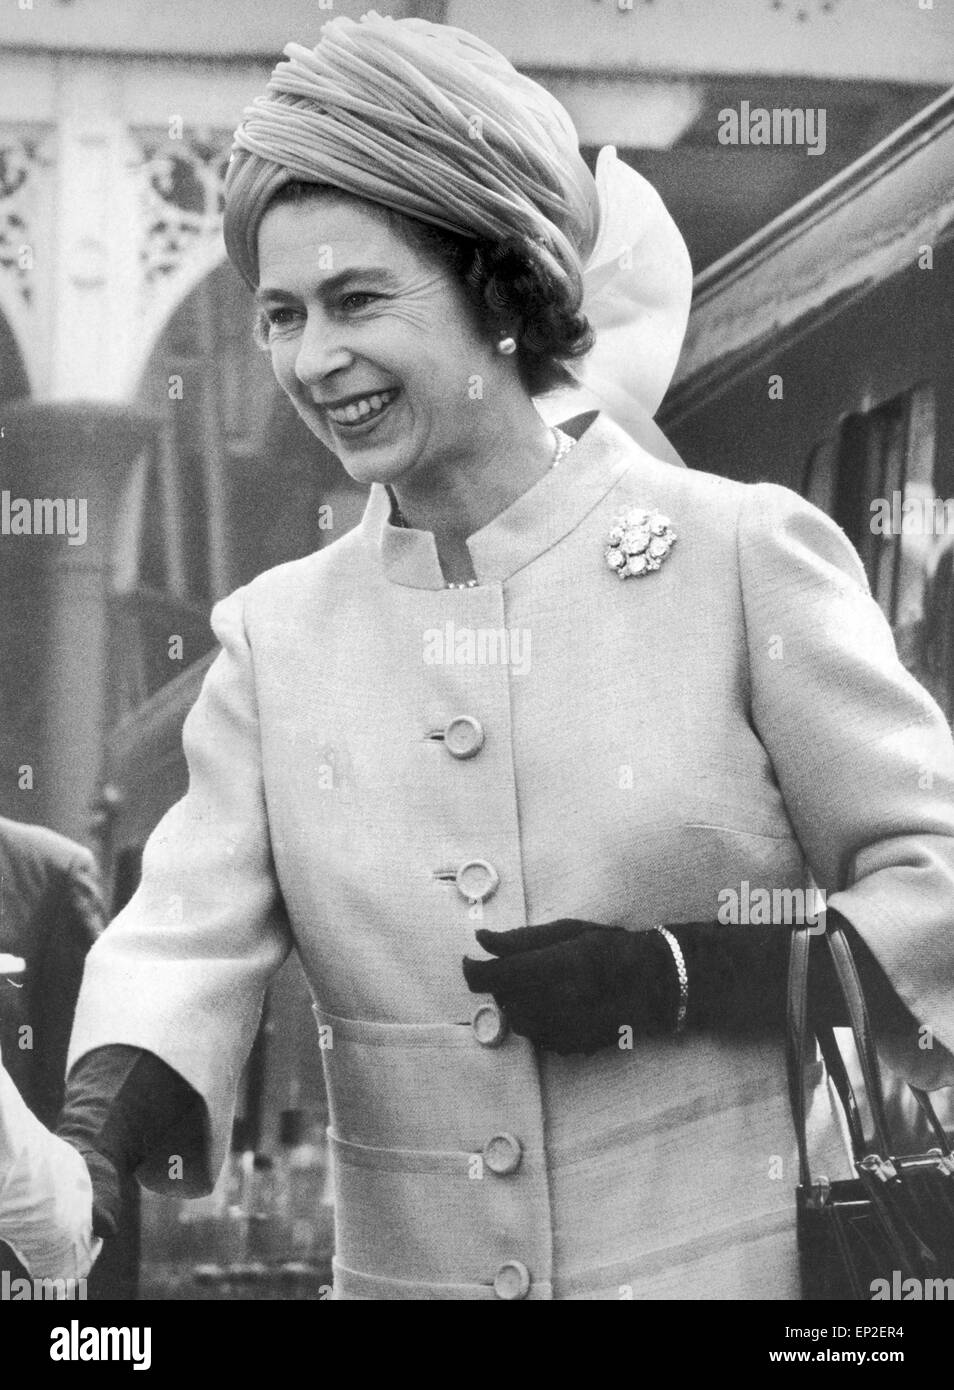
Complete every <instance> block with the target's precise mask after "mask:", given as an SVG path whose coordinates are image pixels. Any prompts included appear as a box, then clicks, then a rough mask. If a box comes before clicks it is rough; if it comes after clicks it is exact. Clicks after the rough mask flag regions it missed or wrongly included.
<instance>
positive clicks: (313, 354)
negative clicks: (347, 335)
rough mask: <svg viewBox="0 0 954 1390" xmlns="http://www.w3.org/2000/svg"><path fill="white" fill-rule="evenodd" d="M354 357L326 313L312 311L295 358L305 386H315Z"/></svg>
mask: <svg viewBox="0 0 954 1390" xmlns="http://www.w3.org/2000/svg"><path fill="white" fill-rule="evenodd" d="M351 360H352V358H351V353H350V352H349V350H348V348H347V347H346V346H345V344H344V343H343V342H342V339H341V333H340V329H339V328H338V327H337V326H336V325H335V324H334V323H333V322H331V321H329V320H328V319H326V318H324V317H323V316H319V315H314V314H309V315H308V319H307V322H306V324H305V327H304V331H303V332H302V335H301V339H300V340H299V344H298V353H297V355H296V357H295V375H296V376H297V378H298V380H299V381H300V382H301V383H302V385H303V386H313V385H315V384H316V383H317V382H319V381H322V380H323V379H324V378H325V377H327V376H330V375H331V374H332V373H333V372H337V371H340V370H341V369H342V368H343V367H347V366H349V365H350V363H351Z"/></svg>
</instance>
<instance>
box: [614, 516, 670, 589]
mask: <svg viewBox="0 0 954 1390" xmlns="http://www.w3.org/2000/svg"><path fill="white" fill-rule="evenodd" d="M675 541H676V533H675V531H674V530H673V529H672V524H671V522H670V520H669V518H668V516H663V514H662V512H656V511H653V510H652V508H651V507H631V508H630V510H629V511H628V512H624V513H623V515H622V516H618V517H617V518H616V520H615V521H614V523H613V525H612V527H611V528H610V533H609V544H608V545H607V547H606V549H605V551H604V552H603V553H604V555H605V556H606V563H607V564H608V565H609V567H610V569H611V570H613V571H614V573H615V574H616V576H617V578H619V579H638V578H639V577H640V576H641V575H644V574H651V573H652V571H653V570H658V569H659V567H660V565H661V564H662V562H663V561H664V560H665V558H666V556H667V555H668V554H669V552H670V550H672V547H673V545H674V543H675Z"/></svg>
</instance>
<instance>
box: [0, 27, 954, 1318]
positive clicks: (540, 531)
mask: <svg viewBox="0 0 954 1390" xmlns="http://www.w3.org/2000/svg"><path fill="white" fill-rule="evenodd" d="M225 230H226V242H227V246H228V249H229V254H230V256H231V257H232V259H233V261H234V263H235V264H236V265H237V266H238V268H239V269H240V271H241V273H242V274H243V276H244V277H245V279H246V281H247V283H248V284H249V285H250V286H251V287H252V288H254V289H255V291H256V295H257V299H258V304H259V310H260V315H261V318H260V327H259V334H260V339H261V341H262V343H263V345H264V346H265V348H266V349H267V351H268V352H269V354H270V358H271V363H272V367H273V369H274V373H275V376H276V378H277V380H278V382H279V383H280V385H281V387H282V389H283V390H284V391H285V392H286V393H287V395H288V396H289V398H290V400H291V401H292V402H293V404H294V406H295V409H296V410H297V411H298V413H299V415H300V416H301V418H302V419H303V420H304V421H305V423H306V424H307V426H308V427H309V429H310V430H311V431H312V432H313V433H314V434H315V435H316V436H317V437H318V438H319V439H321V440H323V441H324V442H325V443H326V444H327V445H328V446H329V447H330V448H331V449H332V450H333V451H334V452H335V453H336V454H337V456H338V457H339V459H340V461H341V464H342V467H343V468H344V469H345V470H347V472H348V473H349V474H350V475H351V477H353V478H355V479H357V480H358V481H360V482H362V483H368V484H370V498H369V501H368V506H367V509H366V512H365V515H364V518H363V520H362V522H361V524H360V526H359V527H357V528H356V529H355V530H354V531H353V532H351V533H349V534H348V535H346V536H344V537H343V538H342V539H341V540H339V541H337V542H336V543H335V544H333V545H331V546H329V547H326V548H325V549H323V550H322V551H320V552H318V553H317V554H316V555H313V556H311V557H308V558H307V559H305V560H302V561H296V562H295V563H293V564H289V565H284V566H281V567H279V568H277V569H275V570H272V571H269V572H268V573H266V574H263V575H261V576H259V577H258V578H256V579H255V580H254V581H253V582H252V583H250V584H249V585H247V586H246V587H245V588H243V589H240V590H239V591H237V592H236V593H234V594H232V595H231V596H230V597H229V598H227V599H226V600H224V601H223V602H222V603H220V604H219V605H218V606H217V607H216V609H215V610H214V613H213V626H214V628H215V631H216V633H217V635H218V637H219V640H220V642H221V644H222V651H221V653H220V655H219V656H218V658H217V660H216V661H215V663H214V665H213V666H212V667H211V668H210V670H209V672H208V675H207V677H206V680H205V683H204V685H203V688H202V692H201V694H200V696H199V698H198V700H197V702H196V705H195V707H194V709H193V710H192V713H191V714H190V716H189V719H188V721H187V724H186V728H185V734H184V746H185V751H186V755H187V758H188V761H189V767H190V783H189V790H188V793H187V795H186V796H185V797H184V798H183V800H182V801H180V802H179V803H178V804H177V805H176V806H175V807H173V808H172V810H171V811H170V812H169V813H168V814H167V815H166V817H165V818H164V820H163V821H162V822H161V824H160V825H159V827H158V828H157V830H156V831H155V833H154V835H153V837H152V839H151V840H150V842H149V845H148V846H147V848H146V852H145V856H144V860H143V876H142V883H141V886H140V888H139V890H138V892H137V893H136V895H135V896H134V897H133V898H132V900H131V901H130V903H129V904H128V905H127V906H126V907H125V909H124V910H123V912H122V913H121V914H120V915H119V917H118V918H117V919H116V921H115V922H114V923H113V924H112V925H111V926H110V927H109V929H108V930H107V931H106V932H105V934H104V936H103V938H102V940H101V941H100V942H99V943H98V944H97V946H96V947H95V948H94V950H93V952H92V956H91V960H90V964H89V966H88V969H87V973H86V978H85V981H84V987H83V993H82V997H81V999H80V1002H79V1007H78V1011H77V1024H76V1028H75V1032H74V1036H73V1040H72V1046H71V1058H72V1062H73V1063H74V1065H73V1069H72V1071H71V1074H70V1090H69V1096H68V1100H67V1107H66V1112H65V1115H64V1118H63V1122H62V1125H61V1135H62V1136H63V1138H62V1139H53V1138H50V1143H51V1144H53V1145H55V1144H57V1143H65V1142H67V1141H68V1142H69V1143H72V1144H74V1145H76V1146H77V1147H79V1148H80V1149H81V1151H82V1152H83V1153H84V1154H85V1155H86V1156H87V1161H88V1164H89V1168H90V1172H91V1174H92V1178H93V1204H94V1206H93V1211H94V1223H95V1224H94V1228H93V1229H94V1230H95V1231H96V1233H97V1234H101V1233H102V1234H105V1233H106V1232H108V1229H109V1223H110V1219H111V1212H112V1211H113V1209H114V1205H115V1200H114V1192H115V1186H116V1174H117V1173H125V1172H128V1171H131V1170H133V1169H136V1170H137V1171H138V1174H139V1177H140V1179H141V1180H142V1181H143V1182H144V1183H146V1184H147V1185H150V1186H155V1187H158V1188H160V1189H162V1188H169V1187H170V1186H171V1180H170V1176H169V1174H170V1168H169V1163H170V1158H171V1156H175V1159H176V1170H175V1171H176V1178H175V1190H177V1191H178V1192H180V1193H181V1192H182V1191H187V1192H192V1193H197V1192H201V1191H203V1190H207V1189H208V1187H209V1186H210V1184H211V1182H212V1181H213V1179H214V1177H215V1174H216V1173H217V1172H218V1170H219V1168H220V1166H221V1163H222V1159H223V1156H224V1152H225V1147H226V1142H227V1136H228V1132H229V1121H230V1117H231V1113H232V1107H233V1104H234V1092H235V1083H236V1078H237V1076H238V1074H239V1071H240V1066H241V1062H242V1060H243V1058H244V1057H245V1056H246V1055H247V1052H248V1049H249V1047H250V1044H251V1042H252V1038H253V1036H254V1033H255V1030H256V1025H257V1021H258V1017H259V1012H260V1008H261V999H262V992H263V990H264V988H265V986H266V984H267V982H268V980H269V979H270V977H271V976H272V974H273V973H274V971H275V970H276V969H277V967H278V966H279V964H280V963H281V961H282V959H283V957H284V956H285V954H286V953H287V952H288V951H289V950H290V949H292V948H294V949H296V950H297V951H298V953H299V955H300V957H301V961H302V964H303V966H304V969H305V972H306V974H307V976H308V978H309V981H310V984H311V987H312V990H313V993H314V996H315V1007H316V1014H317V1016H318V1019H319V1022H320V1026H321V1027H322V1029H324V1030H325V1031H324V1032H323V1035H322V1036H323V1038H327V1039H328V1040H329V1043H328V1045H327V1046H326V1047H324V1048H323V1050H322V1059H323V1063H324V1068H325V1076H326V1081H327V1086H328V1094H329V1104H330V1112H331V1121H332V1125H331V1144H332V1152H333V1159H334V1175H335V1197H336V1259H335V1293H336V1297H338V1298H352V1299H400V1300H407V1299H439V1300H446V1299H486V1300H493V1299H502V1300H507V1301H512V1300H520V1299H531V1300H550V1299H614V1298H620V1297H626V1298H639V1299H660V1298H681V1299H689V1298H725V1299H765V1298H774V1299H785V1298H790V1297H793V1296H797V1294H798V1290H799V1273H798V1260H797V1249H796V1224H795V1209H794V1203H793V1201H792V1198H791V1193H790V1190H789V1189H788V1188H787V1185H786V1184H784V1183H780V1182H778V1181H777V1178H778V1176H779V1175H780V1173H781V1172H782V1171H783V1170H785V1159H786V1156H787V1157H788V1159H789V1160H790V1163H791V1166H792V1167H794V1151H795V1140H794V1134H793V1130H792V1124H791V1118H790V1114H789V1101H788V1094H787V1086H786V1074H785V1053H784V1020H785V997H786V989H785V983H786V959H787V953H788V937H789V928H790V927H791V926H792V925H793V924H792V922H791V921H790V920H788V919H787V917H784V916H783V918H782V920H776V919H775V917H774V916H773V920H772V921H771V922H766V923H760V924H754V923H752V922H748V923H726V924H723V923H722V922H720V921H718V920H717V919H718V913H719V908H720V905H721V904H722V903H723V902H724V900H725V894H726V891H727V890H729V889H732V888H733V887H734V888H735V889H736V890H737V889H738V887H739V885H742V884H745V885H746V887H747V889H748V887H751V889H752V890H753V892H754V893H757V894H758V895H759V896H760V899H761V898H762V895H763V894H764V895H765V899H764V900H765V901H768V902H770V903H773V904H774V903H775V902H784V903H792V902H804V901H806V900H808V901H811V902H812V903H814V901H815V895H814V893H812V894H811V895H810V897H809V896H808V895H807V893H806V892H805V891H804V890H805V889H806V888H807V886H808V885H809V884H810V883H811V882H812V879H814V882H816V883H817V884H818V886H819V888H820V889H821V890H822V892H823V894H824V899H825V902H826V907H827V914H828V920H829V922H832V921H834V922H837V923H838V924H840V925H842V926H843V927H844V930H845V932H846V933H848V934H849V935H850V938H851V940H852V942H853V945H854V948H855V950H856V953H857V956H858V959H859V966H860V969H861V971H862V974H863V976H864V981H865V985H866V988H867V990H868V995H869V1000H870V1002H871V1006H872V1011H873V1014H874V1017H875V1021H876V1027H877V1029H878V1032H879V1037H880V1041H881V1044H882V1046H883V1048H884V1049H885V1051H886V1053H887V1054H888V1055H890V1057H891V1058H892V1060H893V1062H894V1063H895V1065H896V1066H897V1067H898V1068H899V1070H900V1071H901V1072H902V1074H904V1075H905V1076H907V1077H909V1078H910V1079H912V1080H915V1081H918V1082H920V1083H921V1084H923V1085H926V1086H939V1085H950V1084H954V1055H952V1049H954V1002H952V1001H954V945H952V939H951V932H950V927H949V905H950V901H951V895H952V893H954V746H952V742H951V738H950V734H949V731H948V729H947V726H946V724H945V722H944V719H943V716H942V715H941V712H940V711H939V710H938V708H937V707H936V705H934V704H933V702H932V701H931V700H930V698H929V697H928V696H927V695H926V693H925V692H924V691H923V690H922V689H921V688H920V687H919V686H918V685H917V684H916V683H915V682H914V681H913V680H912V679H911V678H910V677H909V676H908V675H907V674H906V673H905V671H904V670H903V668H902V667H901V666H900V664H899V663H898V660H897V656H896V653H895V651H894V648H893V645H892V642H891V637H890V633H889V631H888V629H887V627H886V625H885V623H884V621H883V619H882V618H881V615H880V612H879V610H878V608H877V607H876V605H875V604H874V603H873V602H872V600H871V598H870V595H869V594H868V592H867V589H866V585H865V581H864V574H863V570H862V568H861V565H860V563H859V561H858V557H857V555H856V554H855V552H854V551H853V550H852V548H851V546H850V545H849V544H848V542H847V541H846V539H845V537H844V535H843V534H842V533H841V532H840V531H839V530H838V529H837V528H836V527H834V526H833V525H832V524H831V523H830V522H829V521H828V519H827V518H826V517H825V516H824V515H823V514H822V513H821V512H819V511H817V510H816V509H815V508H813V507H811V506H810V505H808V504H807V503H804V502H803V501H802V500H801V499H800V498H799V497H797V496H796V495H795V494H793V493H790V492H788V491H787V490H785V489H784V488H779V487H773V486H769V485H765V484H758V485H755V486H746V485H743V484H738V483H731V482H728V481H726V480H724V479H721V478H717V477H714V476H711V475H709V474H706V473H702V472H696V473H690V472H689V471H688V470H686V469H684V468H681V467H679V466H678V460H676V461H675V465H674V459H673V454H672V451H671V449H670V448H669V446H668V445H667V444H666V442H665V441H664V440H662V437H661V436H660V435H659V434H658V431H654V428H653V427H652V423H651V418H650V417H651V414H652V412H653V411H654V410H655V409H656V407H657V406H658V404H659V401H660V399H661V397H662V394H663V392H664V390H665V387H666V383H667V381H668V378H669V375H670V374H671V372H672V370H673V367H674V365H675V361H676V357H677V355H678V350H679V341H680V338H681V334H682V331H683V329H684V327H685V320H686V311H687V306H688V286H689V268H688V262H687V258H686V254H685V248H684V247H683V245H682V242H681V238H680V237H679V234H678V232H677V231H676V230H675V228H674V227H673V225H672V222H671V220H670V219H669V217H668V215H667V214H666V212H665V209H664V208H663V207H662V205H661V203H660V202H659V200H658V198H657V197H656V196H655V195H654V194H653V192H652V190H651V189H649V188H648V185H646V184H645V183H644V181H643V180H641V179H640V178H639V176H638V175H637V174H635V173H634V172H633V171H631V170H628V169H625V168H624V167H623V166H622V165H620V164H619V163H618V161H616V160H615V157H614V155H613V152H612V151H603V152H602V153H601V155H600V157H599V160H598V163H597V170H596V177H595V178H594V177H593V176H592V175H591V174H590V172H589V171H588V170H587V168H586V166H585V165H584V163H583V161H582V160H581V158H580V155H579V150H578V145H577V139H576V134H575V132H574V130H573V127H572V124H571V123H570V120H569V117H568V116H567V114H566V112H565V111H564V110H563V109H562V107H560V106H559V104H558V103H557V102H555V101H554V100H553V98H552V97H550V96H549V95H548V94H547V93H546V92H545V91H544V90H543V88H541V87H540V86H539V85H538V84H536V83H533V82H531V81H529V80H528V79H526V78H523V77H521V76H520V75H519V74H517V73H516V72H515V71H514V69H513V68H512V67H511V66H510V64H509V63H507V62H506V60H505V59H504V58H503V57H502V56H501V55H500V54H498V53H496V52H494V51H493V50H492V49H490V48H488V47H487V46H486V45H485V44H483V43H481V42H480V40H478V39H476V38H474V37H473V36H471V35H468V34H464V33H462V32H460V31H458V30H453V29H445V28H442V27H440V26H435V25H430V24H425V23H423V22H420V21H410V20H409V21H400V22H393V21H389V20H382V19H380V18H379V17H378V16H376V15H369V16H366V17H365V20H364V21H362V22H361V23H360V24H356V23H353V22H352V21H350V20H347V19H336V20H334V21H333V22H332V23H330V24H328V25H326V26H325V28H324V30H323V32H322V39H321V42H320V43H319V44H318V46H317V47H316V48H315V49H314V50H313V51H309V50H308V49H305V48H303V47H301V46H300V45H297V44H290V45H289V46H288V47H287V49H286V60H285V61H283V62H282V63H279V65H278V67H277V68H276V70H275V72H274V74H273V76H272V79H271V81H270V83H269V87H268V90H267V91H266V93H265V94H264V95H263V96H262V97H260V98H258V100H257V101H256V102H255V103H254V104H253V105H252V106H251V107H249V108H248V110H247V111H246V113H245V118H244V120H243V122H242V124H241V125H240V127H239V129H238V131H237V132H236V142H235V153H234V157H233V161H232V166H231V170H230V174H229V179H228V185H227V196H226V227H225ZM571 373H572V377H571V376H570V374H571ZM578 377H579V378H580V379H581V380H582V383H583V385H584V386H585V388H586V394H584V393H583V391H582V389H579V388H578V385H577V378H578ZM568 381H570V382H571V386H569V387H568V385H567V382H568ZM624 427H625V428H624ZM435 634H436V635H438V636H440V638H441V640H440V642H436V641H435V640H434V639H435ZM517 638H519V642H517ZM504 639H506V640H504ZM518 647H519V651H518V650H517V648H518ZM518 658H519V659H518ZM912 729H916V730H917V739H916V740H914V739H912V738H910V737H909V731H910V730H912ZM925 761H928V762H929V763H930V765H931V776H930V778H929V779H927V781H925V779H924V778H923V776H922V775H921V773H922V772H923V768H924V764H925ZM839 939H840V938H839ZM825 983H826V982H825V980H824V979H823V978H822V977H821V976H819V977H818V980H817V988H818V990H819V991H820V992H819V995H818V999H819V1002H820V1004H821V1005H822V1006H824V1005H825V1003H826V1001H825V997H824V987H825ZM829 1016H830V1017H832V1018H834V1019H835V1021H837V1015H835V1014H834V1013H833V1012H831V1011H829ZM925 1026H927V1027H928V1028H929V1031H930V1036H931V1040H932V1045H931V1047H930V1048H929V1049H924V1048H923V1047H921V1046H920V1041H921V1039H922V1037H923V1036H924V1035H923V1031H921V1030H923V1027H925ZM812 1076H813V1079H814V1081H815V1082H816V1084H817V1091H816V1104H815V1106H814V1107H813V1110H812V1115H811V1124H810V1130H811V1143H812V1150H813V1157H814V1158H815V1159H816V1160H817V1159H818V1158H819V1156H823V1157H824V1160H825V1162H824V1167H825V1169H826V1171H833V1172H835V1173H837V1171H838V1167H839V1165H840V1166H844V1165H845V1158H844V1155H843V1154H842V1153H841V1151H840V1147H839V1146H840V1140H839V1135H838V1131H837V1127H836V1126H835V1124H834V1123H833V1120H832V1117H831V1115H830V1114H829V1113H828V1110H827V1106H826V1104H825V1091H824V1087H823V1083H822V1078H821V1075H820V1072H819V1070H818V1069H817V1068H816V1069H815V1070H814V1071H813V1073H812ZM33 1138H34V1139H35V1136H33ZM829 1164H834V1165H835V1167H834V1169H830V1168H829ZM111 1175H112V1176H111ZM0 1214H2V1202H0ZM74 1214H75V1213H74ZM86 1215H87V1222H88V1220H89V1213H88V1211H87V1213H86ZM50 1244H51V1243H50V1241H47V1244H46V1246H45V1247H41V1249H43V1248H49V1247H50Z"/></svg>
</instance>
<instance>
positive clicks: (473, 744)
mask: <svg viewBox="0 0 954 1390" xmlns="http://www.w3.org/2000/svg"><path fill="white" fill-rule="evenodd" d="M483 746H484V730H483V725H482V724H481V722H480V720H479V719H474V718H473V716H472V715H469V714H459V715H458V716H457V718H456V719H452V720H451V722H450V723H449V724H448V726H447V728H446V729H445V730H444V747H445V748H446V749H447V751H448V753H450V755H451V757H452V758H461V759H464V758H473V757H476V755H477V754H478V753H479V752H480V750H481V748H483Z"/></svg>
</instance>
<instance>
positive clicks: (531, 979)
mask: <svg viewBox="0 0 954 1390" xmlns="http://www.w3.org/2000/svg"><path fill="white" fill-rule="evenodd" d="M669 930H670V932H671V933H672V935H673V936H674V937H675V938H676V940H677V942H678V943H679V947H680V949H681V951H682V955H683V960H684V962H685V967H686V974H687V976H688V1008H687V1012H686V1017H685V1026H686V1027H687V1028H689V1029H694V1030H707V1031H712V1032H716V1033H720V1034H722V1035H729V1036H752V1035H758V1034H763V1033H766V1032H769V1033H772V1032H774V1033H778V1032H780V1031H781V1030H782V1029H783V1028H784V1026H785V1015H786V999H787V987H788V986H787V981H788V952H789V940H790V937H789V931H788V930H787V929H786V928H785V927H782V926H769V927H758V926H742V927H738V926H724V925H722V924H721V923H719V922H688V923H683V924H681V925H676V926H671V927H670V928H669ZM476 936H477V940H478V941H479V943H480V945H481V946H483V948H484V950H486V951H491V952H492V953H493V954H494V955H496V956H497V957H498V959H497V960H491V961H473V960H470V959H468V958H466V957H465V959H464V978H465V979H466V981H467V984H468V986H469V988H470V989H471V990H473V991H474V993H475V994H492V995H493V997H494V999H495V1000H496V1002H497V1004H498V1005H499V1006H500V1007H501V1008H502V1009H504V1010H505V1011H506V1013H507V1017H508V1019H509V1021H510V1025H511V1027H512V1028H513V1030H514V1032H515V1033H520V1034H521V1035H522V1036H523V1037H526V1038H529V1039H530V1041H531V1042H532V1043H534V1044H535V1045H536V1046H537V1047H542V1048H546V1049H548V1050H550V1051H553V1052H559V1053H564V1054H566V1053H570V1052H584V1053H590V1052H595V1051H597V1050H598V1049H599V1048H601V1047H611V1046H618V1045H619V1042H620V1038H621V1036H623V1035H622V1034H621V1031H620V1030H621V1029H622V1028H624V1027H629V1028H631V1029H632V1030H633V1036H634V1037H652V1036H653V1035H658V1034H661V1033H671V1032H673V1031H674V1030H675V1026H676V1020H677V1017H678V1010H679V1000H680V989H679V974H678V969H677V966H676V959H675V955H674V953H673V951H672V949H671V947H670V945H669V943H668V942H667V941H666V939H665V938H664V937H663V935H662V933H661V932H658V931H641V932H630V931H625V930H624V929H622V928H621V927H605V926H599V925H597V924H596V923H594V922H581V921H575V920H572V919H570V920H561V921H559V922H547V923H544V924H543V925H541V926H532V927H518V928H517V929H516V930H515V931H508V932H492V931H487V930H485V929H483V930H480V931H478V932H477V933H476ZM825 954H826V953H824V952H822V951H818V950H816V951H814V952H813V960H814V962H819V961H821V962H822V965H823V964H824V957H825ZM816 970H817V966H813V971H816ZM824 983H825V984H827V983H828V982H827V980H826V981H825V982H824ZM819 984H821V981H819ZM813 988H814V989H816V990H817V989H818V988H819V985H813ZM824 995H825V998H826V999H827V1000H828V1001H829V1008H830V1009H836V1008H837V1001H836V1000H835V998H834V994H833V993H832V992H831V991H829V990H827V989H826V990H825V991H824ZM832 1001H834V1002H832ZM832 1021H833V1022H836V1021H840V1019H836V1018H833V1019H832Z"/></svg>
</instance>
